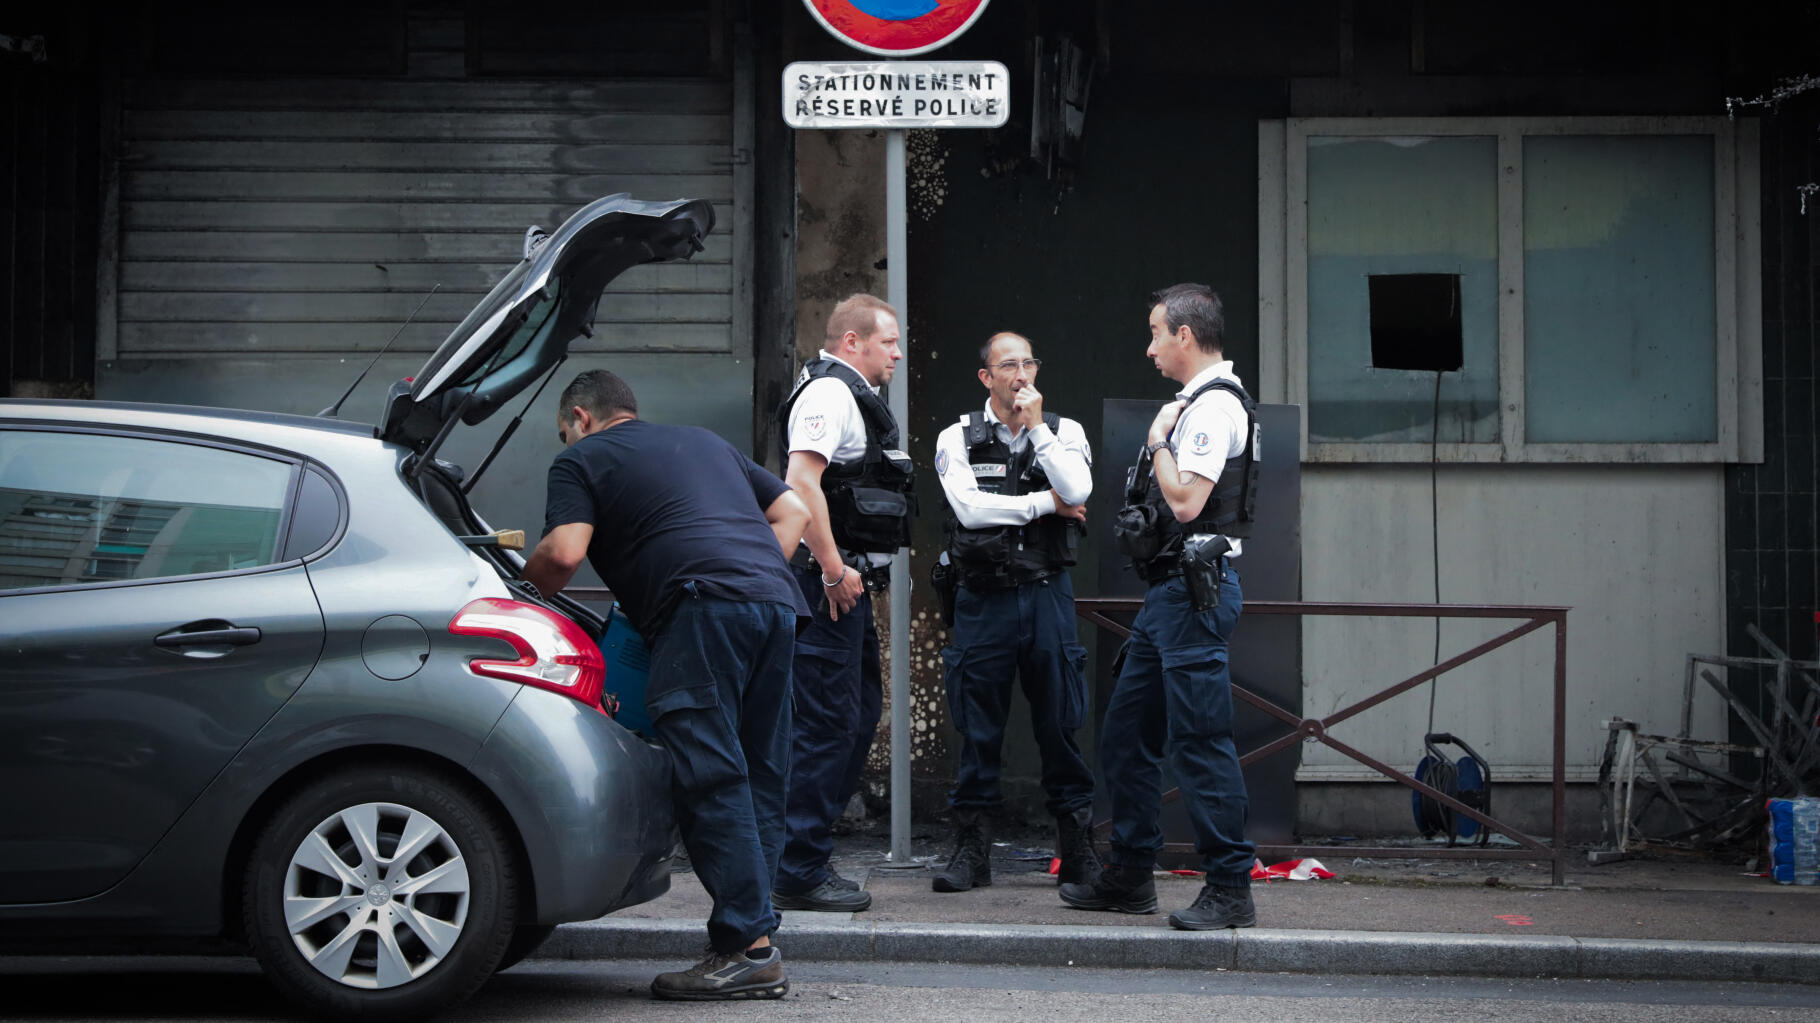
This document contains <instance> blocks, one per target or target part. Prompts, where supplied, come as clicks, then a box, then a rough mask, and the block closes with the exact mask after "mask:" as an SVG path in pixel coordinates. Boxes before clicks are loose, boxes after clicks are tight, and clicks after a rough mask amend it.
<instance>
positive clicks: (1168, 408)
mask: <svg viewBox="0 0 1820 1023" xmlns="http://www.w3.org/2000/svg"><path fill="white" fill-rule="evenodd" d="M1187 407H1188V403H1187V402H1185V401H1182V400H1181V399H1179V398H1178V399H1176V400H1175V401H1172V402H1170V403H1169V404H1167V405H1164V406H1163V407H1162V408H1161V409H1159V410H1157V414H1156V419H1155V420H1154V421H1153V422H1152V423H1151V424H1150V442H1151V443H1152V444H1154V443H1156V442H1157V441H1160V440H1168V439H1169V432H1170V431H1171V430H1174V429H1175V421H1176V420H1178V419H1180V418H1182V410H1183V409H1185V408H1187Z"/></svg>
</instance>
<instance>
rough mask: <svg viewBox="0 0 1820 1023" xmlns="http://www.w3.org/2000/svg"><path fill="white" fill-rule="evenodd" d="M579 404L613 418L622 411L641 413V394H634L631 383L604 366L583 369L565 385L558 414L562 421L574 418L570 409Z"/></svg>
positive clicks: (593, 413) (601, 416)
mask: <svg viewBox="0 0 1820 1023" xmlns="http://www.w3.org/2000/svg"><path fill="white" fill-rule="evenodd" d="M577 405H579V406H581V407H582V408H585V409H587V410H588V414H589V415H591V416H593V417H594V418H595V419H611V418H613V416H615V415H617V414H619V413H621V412H626V413H630V414H632V415H634V416H636V415H638V398H637V397H635V396H634V395H633V394H632V386H631V385H630V384H628V383H626V382H625V381H624V380H621V379H620V378H619V376H618V374H615V373H610V372H608V371H606V370H604V369H591V370H588V371H587V372H585V373H581V374H579V375H577V376H576V377H575V379H574V380H571V381H569V386H567V387H565V388H563V389H562V399H561V400H560V402H559V403H558V408H559V411H558V413H557V414H558V415H559V416H561V417H562V421H563V422H565V423H567V422H570V421H571V420H573V418H574V416H573V415H572V414H571V413H570V410H571V409H573V408H575V407H576V406H577Z"/></svg>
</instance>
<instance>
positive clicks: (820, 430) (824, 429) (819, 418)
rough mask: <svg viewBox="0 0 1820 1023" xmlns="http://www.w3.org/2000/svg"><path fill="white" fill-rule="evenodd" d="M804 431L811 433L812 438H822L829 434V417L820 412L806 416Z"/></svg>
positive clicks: (810, 437) (804, 418)
mask: <svg viewBox="0 0 1820 1023" xmlns="http://www.w3.org/2000/svg"><path fill="white" fill-rule="evenodd" d="M803 432H804V433H807V434H808V435H809V439H810V440H821V439H822V438H823V437H826V436H827V435H828V417H827V416H826V415H825V414H823V413H820V412H817V413H816V414H815V415H812V416H804V417H803Z"/></svg>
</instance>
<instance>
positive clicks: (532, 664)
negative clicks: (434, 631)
mask: <svg viewBox="0 0 1820 1023" xmlns="http://www.w3.org/2000/svg"><path fill="white" fill-rule="evenodd" d="M449 631H450V632H451V633H453V634H455V635H457V636H490V637H492V638H494V639H503V640H505V641H506V642H507V643H510V644H512V649H513V650H515V651H517V652H518V659H517V660H515V661H505V660H499V659H498V658H490V657H476V658H474V659H473V660H471V661H469V662H468V670H469V671H471V672H473V673H474V674H476V675H485V676H486V677H488V678H499V679H505V680H506V681H507V682H521V683H523V684H525V685H528V686H536V687H538V688H539V689H548V690H550V691H551V692H553V693H561V694H562V695H564V696H568V697H572V698H573V699H576V700H580V701H581V702H582V703H585V704H587V705H588V706H590V707H593V708H594V709H595V710H600V709H601V707H600V690H601V684H602V682H603V680H604V679H605V678H606V674H607V667H606V662H605V660H603V659H602V658H601V656H600V647H599V646H597V645H595V643H594V640H593V639H591V638H589V636H588V634H587V633H586V632H583V631H582V629H581V626H579V625H576V624H575V623H574V622H572V621H569V620H568V619H567V618H564V617H563V616H561V615H559V614H557V613H556V612H554V611H551V610H549V609H547V608H542V607H538V606H537V605H536V604H526V603H524V602H522V601H517V600H502V599H500V598H498V597H483V598H481V599H479V600H476V601H474V602H472V603H470V604H469V605H468V606H466V607H464V608H462V609H461V610H460V611H458V612H456V613H455V618H454V620H452V621H450V622H449ZM602 713H605V711H602Z"/></svg>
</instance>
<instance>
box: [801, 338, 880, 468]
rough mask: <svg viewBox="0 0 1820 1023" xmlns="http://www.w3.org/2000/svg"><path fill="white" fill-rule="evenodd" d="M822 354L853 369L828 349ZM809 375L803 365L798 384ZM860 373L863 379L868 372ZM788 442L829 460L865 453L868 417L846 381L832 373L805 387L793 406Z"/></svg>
mask: <svg viewBox="0 0 1820 1023" xmlns="http://www.w3.org/2000/svg"><path fill="white" fill-rule="evenodd" d="M821 357H822V358H824V359H827V360H829V361H830V362H838V363H840V364H841V365H843V366H846V367H847V368H848V369H853V366H852V365H851V364H849V363H848V362H847V361H846V360H844V359H841V358H838V357H836V356H833V355H829V354H828V353H827V352H822V353H821ZM853 372H855V373H859V370H857V369H854V370H853ZM808 377H809V366H808V365H804V366H803V371H802V372H801V373H799V374H797V377H796V385H797V386H798V387H801V386H802V382H803V381H804V380H807V379H808ZM860 377H861V378H862V379H864V377H865V374H863V373H860ZM866 386H867V387H872V385H871V384H867V385H866ZM872 393H873V394H877V393H878V388H876V387H872ZM789 444H790V450H791V451H813V452H815V453H816V454H818V455H820V456H822V457H823V458H825V459H827V460H828V461H829V462H830V463H832V462H857V461H859V460H860V459H862V458H864V457H866V421H865V419H864V418H863V417H862V416H861V415H860V413H859V402H858V401H856V400H854V397H853V391H852V390H851V389H850V388H848V387H847V382H846V381H844V380H842V379H841V378H840V377H837V376H835V375H834V374H832V373H830V374H828V375H827V376H825V377H822V378H821V379H820V380H817V381H815V382H813V383H811V384H810V385H809V386H807V387H803V393H802V394H800V395H798V396H797V398H796V404H795V405H794V406H792V407H791V409H790V429H789Z"/></svg>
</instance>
